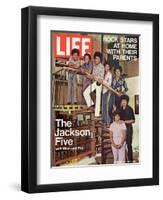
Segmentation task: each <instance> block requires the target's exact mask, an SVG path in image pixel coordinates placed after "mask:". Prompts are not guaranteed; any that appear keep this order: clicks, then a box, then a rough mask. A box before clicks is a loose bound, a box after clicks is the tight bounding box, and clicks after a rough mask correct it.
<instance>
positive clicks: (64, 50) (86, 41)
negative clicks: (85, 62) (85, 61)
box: [53, 33, 92, 58]
mask: <svg viewBox="0 0 163 200" xmlns="http://www.w3.org/2000/svg"><path fill="white" fill-rule="evenodd" d="M53 37H54V38H53V41H54V49H53V50H54V57H56V58H69V57H70V56H71V50H72V49H74V48H76V49H79V51H80V55H79V56H80V58H81V57H83V56H84V54H85V53H89V54H91V53H92V36H90V35H82V34H68V33H59V34H58V33H54V34H53Z"/></svg>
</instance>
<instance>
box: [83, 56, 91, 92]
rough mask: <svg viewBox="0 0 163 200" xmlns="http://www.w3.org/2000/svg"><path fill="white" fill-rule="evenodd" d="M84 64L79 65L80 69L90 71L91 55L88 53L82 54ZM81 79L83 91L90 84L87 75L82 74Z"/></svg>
mask: <svg viewBox="0 0 163 200" xmlns="http://www.w3.org/2000/svg"><path fill="white" fill-rule="evenodd" d="M83 59H84V64H83V65H82V66H81V71H83V73H84V70H86V71H87V72H88V73H90V74H91V73H92V69H93V64H92V62H91V55H90V54H89V53H85V54H84V57H83ZM82 79H83V80H82V81H83V92H84V91H85V89H86V88H87V87H88V86H89V85H90V84H91V80H90V79H89V78H88V77H87V76H82Z"/></svg>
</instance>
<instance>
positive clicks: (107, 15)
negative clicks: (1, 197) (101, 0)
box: [21, 6, 159, 193]
mask: <svg viewBox="0 0 163 200" xmlns="http://www.w3.org/2000/svg"><path fill="white" fill-rule="evenodd" d="M38 15H51V16H52V15H55V16H65V17H66V16H67V17H68V16H71V17H88V18H97V19H98V18H103V19H123V20H138V21H151V22H152V23H153V41H152V42H153V177H152V178H142V179H128V180H113V181H95V182H80V183H79V182H78V183H63V184H47V185H38V184H37V134H36V133H37V16H38ZM21 77H22V79H21V190H22V191H25V192H28V193H36V192H54V191H68V190H84V189H100V188H115V187H131V186H147V185H158V184H159V15H158V14H144V13H128V12H113V11H99V10H82V9H67V8H50V7H35V6H29V7H26V8H22V11H21Z"/></svg>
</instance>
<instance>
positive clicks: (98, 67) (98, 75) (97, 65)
mask: <svg viewBox="0 0 163 200" xmlns="http://www.w3.org/2000/svg"><path fill="white" fill-rule="evenodd" d="M89 78H90V79H96V81H94V82H93V83H92V84H91V85H89V86H88V87H87V88H86V90H85V91H84V93H83V96H84V98H85V101H86V103H87V106H88V107H91V106H93V105H94V102H93V101H92V99H91V96H90V94H91V92H93V91H95V90H96V105H95V117H100V104H101V90H102V84H101V83H102V80H103V78H104V66H103V64H102V53H100V52H95V54H94V66H93V73H92V75H90V77H89Z"/></svg>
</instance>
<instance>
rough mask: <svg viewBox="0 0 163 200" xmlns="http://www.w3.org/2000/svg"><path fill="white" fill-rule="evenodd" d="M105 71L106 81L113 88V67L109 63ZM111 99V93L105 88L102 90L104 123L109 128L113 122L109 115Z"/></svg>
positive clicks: (105, 65) (106, 63) (105, 66)
mask: <svg viewBox="0 0 163 200" xmlns="http://www.w3.org/2000/svg"><path fill="white" fill-rule="evenodd" d="M104 69H105V76H104V80H105V81H107V83H108V85H109V86H111V84H112V73H111V66H110V63H109V62H108V61H106V62H105V64H104ZM109 99H110V91H108V89H107V88H106V87H105V86H103V88H102V121H103V124H104V125H107V126H109V125H110V122H111V117H110V115H109Z"/></svg>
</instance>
